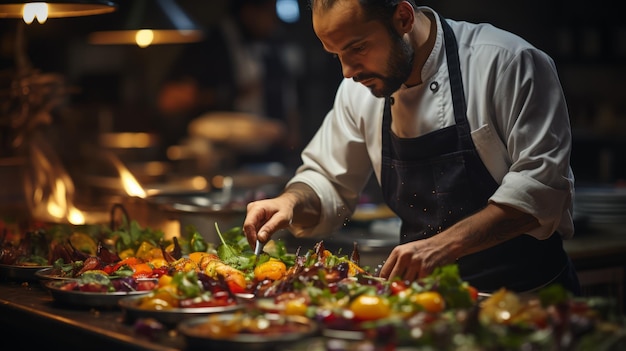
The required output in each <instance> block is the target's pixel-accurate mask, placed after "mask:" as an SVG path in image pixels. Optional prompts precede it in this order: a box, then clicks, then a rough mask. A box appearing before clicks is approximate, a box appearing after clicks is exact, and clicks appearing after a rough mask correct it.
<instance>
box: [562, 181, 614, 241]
mask: <svg viewBox="0 0 626 351" xmlns="http://www.w3.org/2000/svg"><path fill="white" fill-rule="evenodd" d="M574 218H578V219H580V220H583V221H585V222H586V223H587V224H588V226H589V228H590V229H594V230H602V231H609V232H623V233H625V234H626V188H618V187H609V186H607V187H602V186H598V187H581V188H577V189H576V192H575V195H574Z"/></svg>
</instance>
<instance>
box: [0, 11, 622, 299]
mask: <svg viewBox="0 0 626 351" xmlns="http://www.w3.org/2000/svg"><path fill="white" fill-rule="evenodd" d="M238 1H239V0H237V1H235V0H230V1H229V0H219V1H217V0H210V1H206V0H178V1H175V0H148V1H144V0H132V1H129V0H121V1H117V5H118V6H117V9H116V11H114V12H111V13H106V14H101V15H94V16H84V17H68V18H50V19H48V20H47V21H46V22H45V23H43V24H40V23H38V22H37V21H33V23H31V24H28V25H27V24H25V23H24V21H23V20H22V19H16V18H3V16H2V14H0V28H1V33H2V34H1V43H0V68H2V71H0V106H1V110H0V184H2V185H0V187H1V188H0V209H3V210H4V212H5V213H11V212H16V213H20V211H22V210H24V209H25V210H26V211H28V212H29V213H30V214H31V215H33V216H35V217H43V219H45V220H47V221H55V220H56V221H68V220H69V221H80V220H81V218H80V216H82V220H84V221H90V220H91V221H99V220H102V219H103V218H107V216H108V209H109V208H110V206H111V205H112V204H114V203H123V204H124V205H125V206H126V207H127V209H128V210H129V213H130V216H131V217H133V218H135V219H138V220H142V222H143V224H145V225H150V226H159V227H163V228H165V229H166V230H170V231H172V232H174V233H180V232H181V231H182V230H183V229H184V226H185V225H188V224H193V225H197V226H199V227H200V228H202V230H204V231H206V233H207V234H206V235H207V236H208V238H209V240H215V238H214V236H212V234H210V233H211V232H212V231H213V230H214V227H213V225H214V222H216V221H217V222H219V225H220V227H221V228H229V227H231V226H236V225H239V224H240V223H241V220H242V219H243V215H244V210H245V204H246V203H247V202H248V201H250V200H252V199H257V198H262V197H266V196H272V195H275V194H276V193H277V192H279V191H280V189H281V186H282V185H283V184H284V182H285V181H286V180H287V179H288V177H289V175H290V174H291V172H293V170H294V168H295V167H296V166H297V164H298V161H299V159H298V154H299V151H300V150H301V148H302V147H303V146H304V145H305V144H306V142H307V140H309V139H310V137H311V136H312V134H313V133H314V132H315V130H316V129H317V127H318V125H319V124H320V123H321V121H322V119H323V117H324V115H325V113H326V111H327V110H328V109H329V108H330V106H331V105H332V102H333V101H332V100H333V97H334V92H335V88H336V86H337V84H338V83H339V81H340V79H341V70H340V65H339V62H338V61H337V60H335V59H334V58H333V57H332V56H331V55H328V54H326V53H325V52H324V51H323V50H322V48H321V45H320V43H319V42H318V40H317V38H316V37H315V36H314V33H313V31H312V28H311V23H310V14H309V10H308V8H307V3H306V1H304V0H277V1H276V14H277V15H278V20H279V21H278V23H277V25H278V27H277V28H274V29H273V30H274V31H275V32H273V33H272V34H273V35H274V36H273V37H272V38H271V42H272V43H276V42H278V41H279V42H280V46H272V47H278V48H279V51H277V52H276V54H277V55H278V56H280V58H281V59H282V60H283V61H282V63H280V64H274V66H272V67H274V68H275V69H278V68H280V69H281V70H282V71H280V73H279V75H283V76H285V77H288V78H289V84H291V85H290V86H289V87H290V88H288V89H284V87H283V88H281V87H274V88H273V89H275V90H274V92H276V89H277V90H278V91H279V92H281V93H285V92H287V93H288V94H286V95H285V94H283V95H282V96H281V98H282V99H283V102H284V103H286V106H283V107H280V108H279V107H277V106H275V105H272V106H265V107H270V109H261V108H259V106H256V107H253V105H254V103H255V102H254V99H255V97H254V96H253V97H250V96H248V97H249V98H250V99H248V100H247V103H246V102H245V101H242V99H239V100H237V101H236V99H234V98H233V99H231V100H230V101H227V100H224V101H221V103H220V104H215V105H213V106H204V107H201V106H195V107H194V108H190V109H188V110H187V111H186V113H187V114H186V115H185V116H184V117H181V116H183V114H182V112H181V113H179V112H175V111H174V110H171V109H170V110H167V109H166V110H164V109H163V105H162V103H163V100H162V99H164V98H163V95H162V93H163V89H164V87H166V86H167V84H168V83H170V82H171V81H175V80H176V79H178V82H179V83H180V82H183V81H185V78H184V77H186V78H194V77H193V74H192V73H190V72H189V70H187V71H185V70H183V69H193V68H194V67H196V66H197V61H198V60H197V58H196V60H195V61H196V63H193V60H192V61H186V62H190V63H182V64H176V63H177V62H179V61H178V60H180V59H181V57H182V56H183V53H185V52H186V49H188V48H189V47H190V46H193V45H196V46H197V45H198V41H200V40H204V39H206V38H207V37H210V36H211V35H212V34H214V31H215V30H216V29H215V28H216V26H218V25H219V24H220V23H221V22H222V21H223V20H224V19H225V18H228V17H229V16H230V12H229V11H230V5H232V4H233V3H234V2H238ZM256 2H259V1H256ZM418 3H421V4H423V5H428V6H432V7H434V8H435V9H436V10H438V11H439V12H440V13H442V14H443V15H444V16H447V17H450V18H455V19H464V20H468V21H473V22H482V21H485V22H491V23H493V24H494V25H496V26H499V27H502V28H504V29H507V30H510V31H512V32H514V33H517V34H519V35H521V36H522V37H524V38H526V39H527V40H528V41H530V42H531V43H533V44H535V45H536V46H537V47H539V48H541V49H543V50H544V51H546V52H547V53H549V54H550V55H551V56H552V57H553V58H554V60H555V62H556V65H557V68H558V70H559V72H560V75H561V79H562V82H563V86H564V89H565V94H566V96H567V99H568V103H569V108H570V113H571V122H572V128H573V135H574V145H573V153H572V167H573V169H574V173H575V175H576V178H577V189H579V190H577V195H576V200H577V202H576V204H575V216H576V217H577V218H576V222H577V225H578V226H579V230H578V232H579V233H580V234H579V236H580V239H579V238H578V237H577V239H575V240H574V241H576V240H584V239H589V238H590V237H593V236H594V235H596V234H597V233H599V232H602V233H607V235H610V240H609V239H606V238H603V240H605V242H606V240H609V241H608V242H609V243H610V244H609V245H610V246H611V249H612V250H621V251H609V252H608V253H607V252H606V251H602V252H601V253H587V251H585V252H581V253H580V254H579V255H578V256H576V255H572V256H573V257H574V258H576V257H579V261H578V262H577V265H578V267H579V268H581V269H588V270H589V271H590V272H593V274H590V275H589V276H590V277H591V276H598V272H600V273H605V275H602V278H601V279H600V280H599V283H598V284H603V283H607V284H611V286H609V287H608V288H610V289H618V290H619V291H618V292H617V293H615V294H620V296H623V279H624V270H623V267H624V264H625V262H624V259H623V258H615V257H614V256H620V257H626V255H624V250H626V249H625V248H624V247H625V246H626V233H625V232H624V227H625V226H624V224H626V152H624V150H625V148H626V89H624V87H623V85H624V83H623V82H624V81H626V22H624V21H623V19H622V18H621V16H622V15H621V12H620V11H617V9H616V8H615V6H616V5H615V4H614V2H612V1H609V0H599V1H598V2H594V3H593V4H592V5H591V6H590V5H589V4H588V3H584V2H582V1H565V0H550V1H538V0H531V1H516V2H511V1H497V0H476V1H458V0H457V1H454V0H439V1H430V0H429V1H418ZM255 13H257V14H258V13H259V12H255ZM253 17H254V18H255V17H256V16H253ZM146 26H154V27H153V28H157V29H170V30H176V29H179V30H180V29H184V30H185V31H178V32H176V31H175V32H174V33H175V34H177V35H173V36H171V37H167V36H165V35H164V34H163V35H162V36H159V35H157V34H156V33H155V34H154V40H153V42H152V43H151V44H149V45H145V43H144V44H142V46H144V47H140V46H139V45H138V44H137V43H136V42H135V41H134V37H133V36H129V34H128V32H120V31H128V30H132V29H139V28H147V27H146ZM157 26H160V27H157ZM258 31H259V29H255V30H252V31H251V33H252V34H254V33H258ZM169 33H172V32H169ZM225 37H226V38H229V39H227V40H226V41H227V43H226V44H234V40H236V39H233V38H232V37H229V36H228V35H227V36H225ZM129 38H130V39H129ZM177 39H180V40H182V41H183V42H176V40H177ZM250 41H252V39H249V41H248V43H247V44H250ZM267 43H268V41H263V42H256V43H253V45H250V46H249V47H247V49H248V50H253V49H254V50H261V52H267V50H269V48H270V46H269V45H268V44H267ZM247 44H246V45H247ZM242 45H243V44H242ZM227 46H228V45H227ZM231 46H232V45H231ZM205 49H206V50H208V51H205V52H204V54H207V55H208V56H209V57H211V56H212V57H213V59H215V60H212V62H222V63H223V62H225V60H226V63H228V62H229V61H230V63H232V67H239V68H238V69H239V70H244V69H246V68H245V67H244V66H241V65H240V64H241V62H239V61H240V60H239V59H236V58H229V56H226V55H228V54H227V51H228V49H219V50H213V51H211V50H210V48H205ZM220 60H221V61H220ZM238 60H239V61H238ZM235 61H237V62H235ZM252 64H253V65H254V63H252ZM256 64H259V63H258V62H257V63H256ZM216 65H218V64H216ZM214 68H215V69H213V70H211V72H213V73H211V75H224V74H227V72H225V71H227V70H228V68H227V67H224V68H222V67H219V66H218V67H214ZM248 68H249V67H248ZM238 69H235V71H236V72H239V76H238V78H232V79H233V80H235V81H236V82H235V81H233V82H230V84H231V85H236V84H239V83H240V81H241V80H242V79H243V80H245V78H246V77H247V78H250V77H251V75H253V74H254V72H252V73H250V72H247V73H246V74H242V72H241V71H237V70H238ZM257 70H258V67H257ZM265 70H266V71H269V70H270V68H265ZM177 71H178V73H177ZM176 74H178V77H176ZM235 75H237V74H235ZM242 77H243V78H242ZM195 78H198V77H195ZM205 78H207V77H205ZM208 78H211V77H208ZM208 78H207V79H208ZM198 79H200V78H198ZM203 79H204V78H203ZM222 79H226V78H224V77H222ZM186 82H189V80H186ZM196 83H197V84H196V85H200V83H199V82H196ZM207 84H208V83H207ZM220 84H223V85H222V86H226V85H227V83H220ZM251 84H252V85H251V86H253V87H256V88H260V87H259V85H258V84H261V83H258V82H252V83H251ZM254 84H256V86H255V85H254ZM231 88H232V89H233V90H236V89H238V88H237V87H229V88H228V89H231ZM228 89H227V88H224V89H223V91H222V90H220V91H219V92H218V93H216V92H213V93H212V95H207V94H208V93H206V92H204V93H203V92H201V91H193V90H189V93H186V94H183V96H182V97H178V98H177V99H178V100H181V99H184V98H191V97H192V96H195V95H194V94H199V96H201V97H203V99H205V101H208V100H210V99H213V100H216V101H219V99H220V98H224V96H220V94H222V95H224V94H227V93H228V94H231V93H232V91H230V90H228ZM265 89H270V88H267V87H266V88H265ZM281 89H282V90H281ZM270 90H271V89H270ZM248 92H249V91H248ZM252 93H253V94H254V92H252ZM256 94H257V96H256V99H257V100H256V103H257V104H258V103H259V100H258V99H259V98H260V97H259V94H261V95H263V93H262V92H259V91H257V92H256ZM177 99H175V100H176V101H178V100H177ZM200 100H202V99H200ZM225 101H227V102H225ZM251 104H252V105H251ZM280 109H283V110H280ZM285 111H286V112H285ZM282 114H285V117H284V118H283V117H280V116H279V115H282ZM168 115H169V116H170V117H171V116H173V115H176V116H178V117H179V118H180V119H179V120H172V119H168V118H170V117H167V116H168ZM286 116H291V117H286ZM279 151H280V152H279ZM379 199H380V197H379V194H378V188H377V186H376V185H375V184H373V183H372V184H371V185H370V186H369V187H368V189H367V191H366V192H365V194H364V195H363V206H362V207H360V208H359V209H358V211H357V213H356V214H355V217H354V218H353V220H352V222H350V223H348V224H347V225H346V228H345V229H344V230H345V231H346V232H347V233H348V234H346V233H342V234H345V235H333V237H332V238H331V239H330V242H331V243H332V242H333V240H335V244H336V245H338V246H342V245H343V247H345V248H346V249H349V248H350V246H351V245H352V242H354V241H358V242H359V244H360V247H361V248H362V251H363V252H364V253H365V257H366V258H368V259H369V261H368V263H369V262H379V261H377V260H380V259H381V257H384V255H385V253H386V252H387V250H389V248H390V247H391V246H393V245H394V243H395V242H396V240H397V239H396V238H395V237H394V235H395V233H396V231H397V230H399V226H398V223H397V221H396V220H395V218H394V217H393V216H392V215H391V214H390V213H389V212H388V211H387V210H386V209H385V207H384V206H381V205H380V200H379ZM76 215H78V216H79V217H78V219H77V218H76V217H73V216H76ZM168 228H169V229H168ZM620 235H622V236H623V238H622V237H620ZM589 240H590V241H592V242H593V240H592V239H589ZM611 240H612V241H611ZM593 245H594V244H588V243H587V242H585V244H584V246H585V247H586V250H592V249H593ZM571 249H572V250H575V249H576V248H573V247H572V248H571ZM598 250H604V248H600V249H598ZM368 252H369V253H371V255H370V256H367V253H368ZM583 279H585V281H586V282H590V279H591V278H588V277H585V276H583ZM594 279H595V278H594ZM602 279H604V280H602ZM588 285H589V286H591V285H593V284H592V283H589V284H588ZM605 288H606V287H605ZM611 293H612V294H613V293H614V292H611Z"/></svg>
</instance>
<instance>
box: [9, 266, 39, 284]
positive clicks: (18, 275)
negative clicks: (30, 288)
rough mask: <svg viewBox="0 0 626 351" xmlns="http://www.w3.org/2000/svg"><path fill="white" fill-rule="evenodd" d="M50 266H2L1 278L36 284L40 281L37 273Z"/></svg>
mask: <svg viewBox="0 0 626 351" xmlns="http://www.w3.org/2000/svg"><path fill="white" fill-rule="evenodd" d="M49 267H50V266H18V265H8V264H0V277H3V278H6V279H7V280H16V281H27V282H36V281H37V280H38V278H37V276H36V273H37V271H39V270H40V269H42V268H49Z"/></svg>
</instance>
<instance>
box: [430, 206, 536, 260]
mask: <svg viewBox="0 0 626 351" xmlns="http://www.w3.org/2000/svg"><path fill="white" fill-rule="evenodd" d="M538 226H539V222H538V221H537V219H536V218H535V217H533V216H532V215H529V214H527V213H524V212H521V211H519V210H516V209H514V208H512V207H508V206H503V205H497V204H489V205H487V207H485V208H484V209H482V210H481V211H479V212H477V213H475V214H474V215H472V216H470V217H467V218H465V219H463V220H461V221H459V222H458V223H456V224H455V225H453V226H452V227H450V228H448V229H447V230H446V232H448V231H449V234H451V235H452V237H456V238H458V240H455V242H454V243H451V246H450V249H451V250H452V252H455V253H457V258H459V257H463V256H466V255H469V254H472V253H475V252H478V251H482V250H485V249H487V248H490V247H493V246H495V245H497V244H500V243H502V242H505V241H507V240H510V239H512V238H514V237H517V236H518V235H521V234H523V233H527V232H528V231H530V230H532V229H534V228H536V227H538ZM442 234H444V236H443V237H445V234H448V233H445V232H444V233H442Z"/></svg>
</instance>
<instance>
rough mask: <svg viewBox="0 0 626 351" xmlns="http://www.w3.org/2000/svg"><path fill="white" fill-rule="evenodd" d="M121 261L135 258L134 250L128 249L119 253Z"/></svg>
mask: <svg viewBox="0 0 626 351" xmlns="http://www.w3.org/2000/svg"><path fill="white" fill-rule="evenodd" d="M119 256H120V258H121V259H126V258H129V257H133V256H135V251H134V250H133V249H126V250H124V251H122V252H120V253H119Z"/></svg>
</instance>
